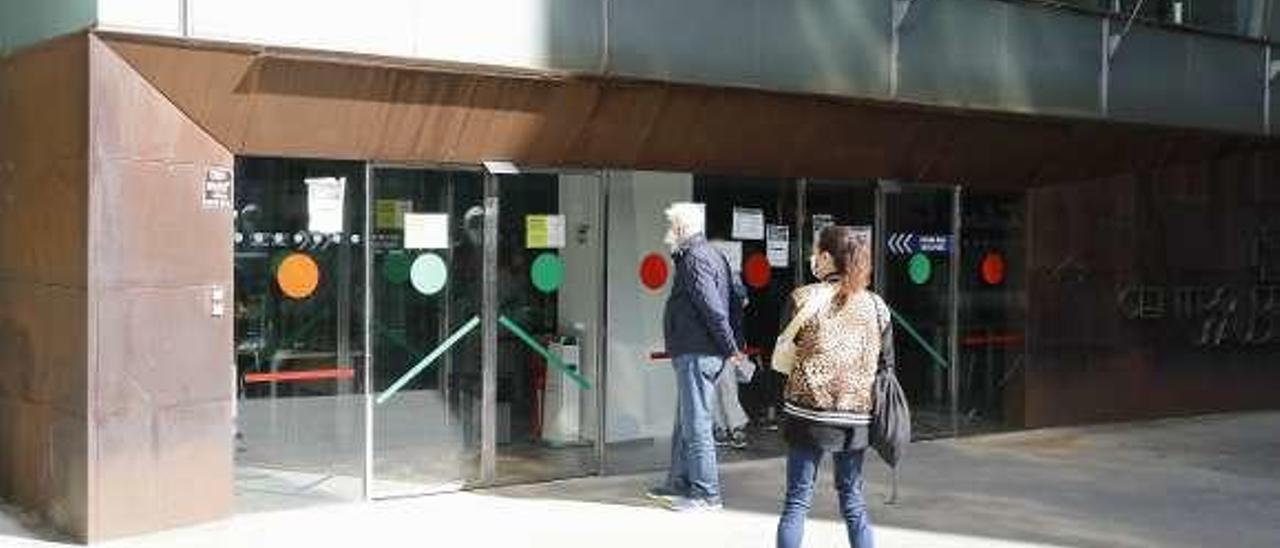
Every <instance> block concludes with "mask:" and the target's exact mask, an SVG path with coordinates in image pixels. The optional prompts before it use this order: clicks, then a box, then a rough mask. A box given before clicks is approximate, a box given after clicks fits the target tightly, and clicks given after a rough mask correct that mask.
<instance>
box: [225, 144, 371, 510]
mask: <svg viewBox="0 0 1280 548" xmlns="http://www.w3.org/2000/svg"><path fill="white" fill-rule="evenodd" d="M236 171H237V174H236V200H235V201H236V233H235V239H234V241H235V320H236V321H235V324H236V366H237V373H238V374H237V380H238V382H239V401H238V410H237V411H238V413H237V420H236V462H237V470H236V474H237V480H238V481H237V485H238V487H239V491H240V494H241V499H242V501H247V503H246V504H248V506H249V507H251V508H261V507H268V508H269V507H272V506H275V505H279V504H284V505H287V504H291V503H292V502H294V501H297V500H300V499H305V500H310V501H316V500H318V501H325V500H345V499H354V498H358V497H360V496H361V492H362V486H363V483H362V481H363V464H362V463H363V459H364V439H365V432H364V420H363V417H364V415H363V406H364V401H363V397H362V394H363V391H364V387H363V385H362V378H363V367H364V363H365V360H364V344H363V341H364V338H363V332H364V310H365V308H364V299H363V292H364V275H363V260H362V254H363V250H364V242H363V241H362V234H363V231H364V223H365V213H364V203H365V202H364V200H365V189H364V165H363V164H361V163H356V162H335V161H319V160H281V159H259V158H242V159H240V161H239V162H237V167H236ZM247 495H250V496H247Z"/></svg>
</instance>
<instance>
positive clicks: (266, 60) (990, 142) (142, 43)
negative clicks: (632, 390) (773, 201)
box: [109, 37, 1264, 188]
mask: <svg viewBox="0 0 1280 548" xmlns="http://www.w3.org/2000/svg"><path fill="white" fill-rule="evenodd" d="M109 43H110V44H111V47H112V48H113V49H115V50H116V51H118V52H119V53H120V54H121V56H122V57H124V58H125V59H127V60H128V61H129V63H130V64H132V65H133V66H134V68H135V69H137V70H138V71H139V72H140V73H141V74H143V75H144V76H145V77H146V78H147V79H148V80H149V81H150V82H151V83H152V84H153V85H155V86H156V87H157V88H158V89H160V90H163V91H164V93H165V94H166V96H167V97H168V98H169V99H170V100H172V101H173V102H174V103H175V104H176V105H177V106H178V107H179V108H180V109H182V110H183V111H184V112H186V113H187V114H188V115H189V116H191V118H192V119H193V120H195V121H196V122H197V123H198V124H199V125H201V126H202V127H204V128H206V129H208V130H209V131H210V134H211V135H212V136H213V137H215V138H217V139H218V141H219V142H221V143H223V144H224V145H226V146H227V147H229V148H230V149H231V150H232V151H233V152H235V153H239V154H254V155H263V154H280V155H290V156H306V157H329V158H349V159H373V160H387V161H411V162H456V163H468V164H474V163H479V162H480V161H481V160H485V159H492V158H506V159H511V160H514V161H516V162H518V163H521V164H524V165H538V166H562V167H603V168H619V169H651V170H666V171H693V172H699V173H724V174H741V175H753V176H774V177H799V176H807V177H819V178H835V179H869V178H895V179H903V180H927V181H941V182H955V181H966V182H970V183H971V184H981V185H987V186H990V187H992V188H997V187H999V188H1019V187H1026V186H1032V185H1044V184H1051V183H1055V182H1061V181H1071V180H1088V179H1097V178H1100V177H1104V176H1107V175H1111V174H1115V173H1122V172H1131V171H1138V170H1142V169H1151V168H1153V167H1156V166H1162V165H1167V164H1171V163H1173V164H1179V163H1193V162H1196V161H1199V160H1201V159H1203V158H1211V157H1217V156H1219V155H1221V154H1222V153H1224V152H1229V151H1232V150H1240V149H1244V148H1248V147H1257V146H1262V143H1263V142H1264V141H1263V139H1262V138H1258V137H1251V136H1245V135H1234V134H1225V133H1209V132H1193V131H1189V130H1172V129H1160V128H1153V127H1149V126H1140V125H1126V124H1115V123H1104V122H1097V121H1086V120H1081V119H1067V118H1052V117H1045V116H1029V115H1016V114H997V113H991V112H975V111H958V110H950V109H942V108H935V107H923V106H918V105H904V104H896V103H886V102H871V101H852V100H843V99H836V98H832V97H825V96H812V95H796V94H785V93H777V92H765V91H755V90H742V89H725V88H712V87H704V86H696V85H676V84H666V83H657V82H650V81H639V80H618V79H597V78H563V77H554V76H550V75H544V76H537V77H535V76H527V77H516V76H510V75H508V76H500V75H494V74H483V73H478V72H471V73H464V72H459V70H461V69H457V68H453V69H446V68H440V67H435V68H431V67H403V66H402V67H387V66H382V65H377V64H374V63H370V62H369V61H368V60H360V59H351V58H348V59H335V58H316V57H314V56H312V57H305V56H303V54H301V53H299V54H296V55H290V56H288V57H281V56H259V57H255V56H254V54H253V53H252V52H247V51H246V52H240V53H236V52H232V51H229V50H226V49H202V48H199V47H194V46H181V45H176V44H172V43H166V42H162V41H155V40H145V39H130V38H125V37H111V38H109ZM192 81H199V82H205V83H208V84H209V87H205V88H196V87H193V86H191V85H190V82H192Z"/></svg>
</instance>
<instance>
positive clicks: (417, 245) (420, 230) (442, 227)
mask: <svg viewBox="0 0 1280 548" xmlns="http://www.w3.org/2000/svg"><path fill="white" fill-rule="evenodd" d="M404 248H405V249H449V214H448V213H405V214H404Z"/></svg>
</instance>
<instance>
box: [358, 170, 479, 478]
mask: <svg viewBox="0 0 1280 548" xmlns="http://www.w3.org/2000/svg"><path fill="white" fill-rule="evenodd" d="M372 173H373V185H374V186H373V196H374V201H373V208H372V210H373V226H372V234H373V239H372V246H371V248H370V249H371V252H372V254H373V256H372V257H371V260H372V268H373V278H372V279H371V280H370V281H371V283H372V285H373V303H372V304H373V310H374V315H373V322H372V325H371V327H372V330H373V333H372V337H371V340H372V343H373V350H374V354H373V355H374V361H373V371H372V373H373V375H372V376H373V384H372V387H373V391H372V392H373V396H374V397H373V402H372V408H373V421H372V422H373V440H372V453H373V470H372V472H373V480H372V489H371V494H372V495H373V496H397V495H404V494H411V493H415V492H423V491H434V490H441V489H456V488H458V487H460V486H462V485H465V484H467V483H468V482H474V481H476V480H478V479H479V469H480V436H481V432H480V427H479V426H480V406H481V402H482V398H481V360H480V334H481V331H482V328H481V325H480V307H481V302H480V287H481V284H480V280H481V270H482V268H483V263H482V261H483V249H484V231H483V230H482V228H483V226H482V225H483V221H484V204H483V202H484V186H483V176H482V175H481V174H480V173H478V172H474V171H437V170H421V169H405V168H376V169H374V170H373V171H372Z"/></svg>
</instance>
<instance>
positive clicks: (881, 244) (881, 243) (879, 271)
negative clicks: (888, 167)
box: [871, 181, 889, 297]
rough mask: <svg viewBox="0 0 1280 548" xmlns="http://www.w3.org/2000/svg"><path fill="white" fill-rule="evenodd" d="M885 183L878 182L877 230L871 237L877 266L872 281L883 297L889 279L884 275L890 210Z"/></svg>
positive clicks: (876, 195)
mask: <svg viewBox="0 0 1280 548" xmlns="http://www.w3.org/2000/svg"><path fill="white" fill-rule="evenodd" d="M885 183H886V181H877V182H876V193H875V197H876V198H875V199H876V220H875V229H874V231H873V233H872V235H871V236H872V239H873V240H874V241H875V245H873V246H872V247H871V252H872V254H873V255H874V257H873V259H874V260H873V263H874V264H875V267H874V270H873V271H872V280H873V281H874V282H875V283H874V285H875V291H876V293H878V294H879V295H880V296H882V297H883V296H884V295H885V293H884V292H885V287H886V286H885V279H886V278H887V276H885V274H884V269H885V265H886V264H887V263H886V262H885V257H884V254H885V237H886V236H887V235H886V234H885V230H887V229H888V228H887V227H888V226H889V221H888V219H887V218H886V217H885V216H886V214H887V213H886V212H887V209H888V208H887V204H886V198H885V188H884V187H885Z"/></svg>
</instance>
